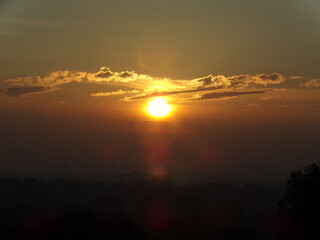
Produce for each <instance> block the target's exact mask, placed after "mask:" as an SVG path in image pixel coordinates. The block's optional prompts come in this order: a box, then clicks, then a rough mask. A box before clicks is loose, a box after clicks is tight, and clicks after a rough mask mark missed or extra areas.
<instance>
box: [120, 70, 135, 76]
mask: <svg viewBox="0 0 320 240" xmlns="http://www.w3.org/2000/svg"><path fill="white" fill-rule="evenodd" d="M133 74H134V73H133V72H129V71H124V72H121V73H119V76H120V77H123V78H127V77H132V76H133Z"/></svg>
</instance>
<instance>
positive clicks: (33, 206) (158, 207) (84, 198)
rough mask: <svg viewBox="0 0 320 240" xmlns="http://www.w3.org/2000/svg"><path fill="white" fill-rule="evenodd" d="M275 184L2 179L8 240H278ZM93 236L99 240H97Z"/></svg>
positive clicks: (1, 225) (2, 232)
mask: <svg viewBox="0 0 320 240" xmlns="http://www.w3.org/2000/svg"><path fill="white" fill-rule="evenodd" d="M282 190H283V188H282V187H281V186H275V185H261V186H259V185H245V186H241V187H240V186H235V185H232V184H213V183H207V184H201V185H187V186H177V185H175V183H174V180H173V179H172V178H171V177H169V176H162V177H157V178H151V179H149V180H146V181H139V182H136V183H135V184H124V183H117V182H114V183H111V182H90V181H65V180H50V181H46V182H45V181H40V180H37V179H33V178H29V179H24V180H18V179H9V178H6V179H0V236H1V239H100V238H101V239H102V238H104V239H106V238H108V239H181V238H186V239H212V238H215V239H235V238H237V239H239V238H240V239H274V237H275V236H276V232H277V229H278V228H279V224H280V223H279V219H278V216H277V202H278V200H279V199H280V198H281V197H282V196H283V191H282ZM90 236H91V237H90Z"/></svg>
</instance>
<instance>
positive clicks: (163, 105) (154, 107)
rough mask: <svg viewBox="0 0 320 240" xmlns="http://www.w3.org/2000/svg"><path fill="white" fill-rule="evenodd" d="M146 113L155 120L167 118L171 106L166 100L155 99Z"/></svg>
mask: <svg viewBox="0 0 320 240" xmlns="http://www.w3.org/2000/svg"><path fill="white" fill-rule="evenodd" d="M146 111H147V112H148V113H149V114H150V115H151V116H152V117H156V118H163V117H167V116H168V115H169V114H170V112H171V111H172V106H171V105H170V104H168V103H167V100H166V99H165V98H162V97H157V98H154V99H152V100H151V101H150V102H149V104H148V106H147V108H146Z"/></svg>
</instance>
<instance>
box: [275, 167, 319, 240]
mask: <svg viewBox="0 0 320 240" xmlns="http://www.w3.org/2000/svg"><path fill="white" fill-rule="evenodd" d="M279 207H280V216H281V217H282V219H283V225H282V229H281V230H280V237H282V238H284V239H320V165H319V164H312V165H309V166H307V167H306V169H304V170H303V171H296V172H293V173H291V176H290V178H289V180H288V186H287V189H286V193H285V197H284V198H283V199H282V200H280V202H279Z"/></svg>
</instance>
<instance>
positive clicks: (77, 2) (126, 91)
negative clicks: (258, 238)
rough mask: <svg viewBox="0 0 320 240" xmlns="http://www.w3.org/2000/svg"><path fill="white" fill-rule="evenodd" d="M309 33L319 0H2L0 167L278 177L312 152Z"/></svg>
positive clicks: (82, 174) (314, 126) (319, 125)
mask: <svg viewBox="0 0 320 240" xmlns="http://www.w3.org/2000/svg"><path fill="white" fill-rule="evenodd" d="M319 42H320V1H318V0H303V1H302V0H268V1H265V0H242V1H239V0H223V1H222V0H197V1H195V0H170V1H169V0H135V1H132V0H117V1H111V0H91V1H88V0H65V1H57V0H0V117H1V118H0V126H1V135H0V160H1V168H0V176H2V177H39V178H44V179H50V178H71V179H74V178H76V179H82V178H85V179H100V178H104V177H106V176H109V175H110V174H111V169H112V158H113V156H115V157H116V159H117V171H118V173H119V174H122V173H128V172H131V171H142V172H148V173H150V174H162V173H170V174H171V173H172V174H175V177H176V178H177V179H178V178H179V179H182V180H181V181H182V182H188V181H189V182H192V181H197V179H198V180H199V179H200V180H201V181H209V180H212V179H214V177H215V176H217V174H220V175H223V176H225V177H226V178H230V179H232V180H233V181H236V182H268V181H280V180H283V179H285V178H286V177H288V175H289V174H290V172H291V171H293V170H296V169H299V168H303V167H304V166H305V165H307V164H309V163H313V162H317V161H319V159H320V158H319V157H320V148H319V137H320V71H319V64H320V44H319ZM157 97H158V98H159V97H161V98H162V99H164V100H165V101H166V102H167V103H168V104H170V106H171V107H172V111H171V112H170V114H169V115H168V116H166V117H164V118H155V117H152V116H150V114H148V113H147V112H146V108H147V106H148V104H149V103H150V101H152V100H153V99H155V98H157Z"/></svg>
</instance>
